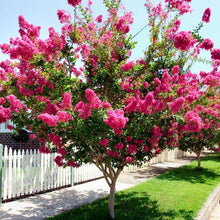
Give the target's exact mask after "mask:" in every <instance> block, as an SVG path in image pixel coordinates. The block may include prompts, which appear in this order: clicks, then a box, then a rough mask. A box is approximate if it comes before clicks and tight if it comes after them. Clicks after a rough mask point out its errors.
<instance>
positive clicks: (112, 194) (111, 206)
mask: <svg viewBox="0 0 220 220" xmlns="http://www.w3.org/2000/svg"><path fill="white" fill-rule="evenodd" d="M116 180H117V178H116V179H115V178H114V179H113V181H112V184H111V186H110V195H109V200H108V210H109V214H110V216H111V218H112V219H114V218H115V212H114V201H115V185H116Z"/></svg>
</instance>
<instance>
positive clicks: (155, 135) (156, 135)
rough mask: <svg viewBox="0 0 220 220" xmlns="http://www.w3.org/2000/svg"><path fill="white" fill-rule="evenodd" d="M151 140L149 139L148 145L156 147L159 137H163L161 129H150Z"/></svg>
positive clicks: (156, 127)
mask: <svg viewBox="0 0 220 220" xmlns="http://www.w3.org/2000/svg"><path fill="white" fill-rule="evenodd" d="M151 134H152V135H151V138H149V143H151V144H152V146H154V147H157V146H158V143H159V141H160V138H161V136H162V135H163V133H162V129H161V128H160V127H158V126H155V127H153V128H152V129H151Z"/></svg>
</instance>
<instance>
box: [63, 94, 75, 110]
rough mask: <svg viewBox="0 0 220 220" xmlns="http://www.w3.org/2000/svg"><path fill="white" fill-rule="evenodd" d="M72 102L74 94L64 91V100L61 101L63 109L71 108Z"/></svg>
mask: <svg viewBox="0 0 220 220" xmlns="http://www.w3.org/2000/svg"><path fill="white" fill-rule="evenodd" d="M71 104H72V96H71V93H70V92H66V93H63V100H62V103H61V108H62V109H70V108H71Z"/></svg>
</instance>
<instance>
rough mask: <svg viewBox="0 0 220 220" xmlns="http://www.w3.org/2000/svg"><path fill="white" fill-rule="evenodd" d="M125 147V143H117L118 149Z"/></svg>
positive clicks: (116, 147)
mask: <svg viewBox="0 0 220 220" xmlns="http://www.w3.org/2000/svg"><path fill="white" fill-rule="evenodd" d="M123 147H124V145H123V143H118V144H116V145H115V149H116V150H122V148H123Z"/></svg>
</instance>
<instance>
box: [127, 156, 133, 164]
mask: <svg viewBox="0 0 220 220" xmlns="http://www.w3.org/2000/svg"><path fill="white" fill-rule="evenodd" d="M132 160H133V159H132V157H126V158H125V162H126V163H132Z"/></svg>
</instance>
